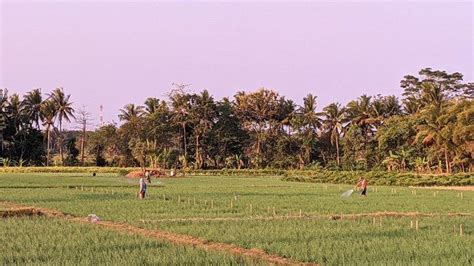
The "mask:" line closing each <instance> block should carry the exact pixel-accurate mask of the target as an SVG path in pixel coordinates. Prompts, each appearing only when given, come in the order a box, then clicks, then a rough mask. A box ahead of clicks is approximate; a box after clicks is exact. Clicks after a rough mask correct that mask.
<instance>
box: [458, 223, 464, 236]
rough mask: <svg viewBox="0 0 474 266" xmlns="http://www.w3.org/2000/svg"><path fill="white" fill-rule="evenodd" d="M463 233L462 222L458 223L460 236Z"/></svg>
mask: <svg viewBox="0 0 474 266" xmlns="http://www.w3.org/2000/svg"><path fill="white" fill-rule="evenodd" d="M463 233H464V227H463V225H462V224H460V225H459V235H460V236H462V235H463Z"/></svg>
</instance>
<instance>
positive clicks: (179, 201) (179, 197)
mask: <svg viewBox="0 0 474 266" xmlns="http://www.w3.org/2000/svg"><path fill="white" fill-rule="evenodd" d="M179 203H181V196H178V204H179Z"/></svg>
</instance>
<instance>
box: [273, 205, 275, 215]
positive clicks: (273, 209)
mask: <svg viewBox="0 0 474 266" xmlns="http://www.w3.org/2000/svg"><path fill="white" fill-rule="evenodd" d="M275 215H276V211H275V207H273V216H275Z"/></svg>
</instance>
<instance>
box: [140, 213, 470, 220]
mask: <svg viewBox="0 0 474 266" xmlns="http://www.w3.org/2000/svg"><path fill="white" fill-rule="evenodd" d="M471 216H473V214H471V213H445V214H441V213H422V212H373V213H354V214H331V215H305V214H302V215H301V216H300V215H284V216H282V215H278V216H251V217H187V218H168V219H155V220H140V221H141V222H144V223H148V222H149V223H159V222H219V221H255V220H257V221H258V220H260V221H273V220H289V219H302V220H304V219H307V220H318V219H330V220H341V219H342V220H351V219H359V218H366V217H471Z"/></svg>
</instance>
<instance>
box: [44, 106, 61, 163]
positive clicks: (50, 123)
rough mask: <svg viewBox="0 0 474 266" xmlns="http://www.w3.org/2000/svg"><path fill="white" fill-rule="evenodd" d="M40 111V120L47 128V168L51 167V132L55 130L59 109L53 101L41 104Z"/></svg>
mask: <svg viewBox="0 0 474 266" xmlns="http://www.w3.org/2000/svg"><path fill="white" fill-rule="evenodd" d="M40 110H41V112H40V118H41V121H42V122H43V126H44V127H45V128H46V143H47V144H46V147H47V155H46V166H49V164H50V160H51V131H52V130H53V129H54V124H55V118H56V114H57V111H58V109H57V107H56V103H55V102H53V101H52V100H46V101H44V102H43V103H42V104H41V109H40Z"/></svg>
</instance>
